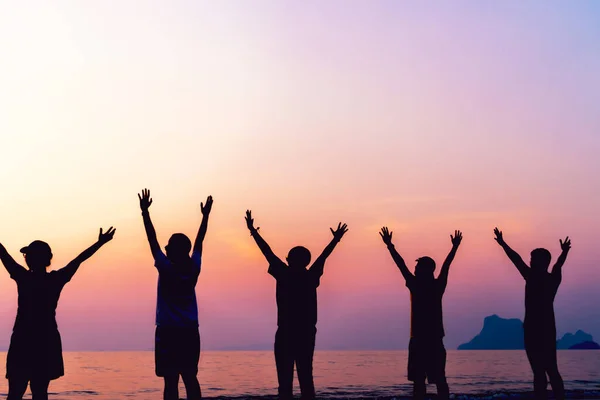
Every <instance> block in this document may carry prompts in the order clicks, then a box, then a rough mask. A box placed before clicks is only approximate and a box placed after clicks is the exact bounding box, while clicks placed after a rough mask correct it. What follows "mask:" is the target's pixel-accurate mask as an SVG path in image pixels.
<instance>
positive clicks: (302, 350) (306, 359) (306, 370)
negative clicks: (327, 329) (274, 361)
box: [295, 328, 317, 400]
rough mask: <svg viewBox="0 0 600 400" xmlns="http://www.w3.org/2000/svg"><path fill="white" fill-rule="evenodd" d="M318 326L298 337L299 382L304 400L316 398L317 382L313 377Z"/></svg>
mask: <svg viewBox="0 0 600 400" xmlns="http://www.w3.org/2000/svg"><path fill="white" fill-rule="evenodd" d="M316 333H317V330H316V328H314V329H311V330H309V331H308V332H306V333H302V334H301V335H299V337H298V338H297V343H298V347H297V348H296V354H295V355H296V356H295V358H296V370H297V371H298V382H299V383H300V392H301V394H302V399H303V400H312V399H314V398H315V396H316V394H315V383H314V379H313V358H314V354H315V337H316Z"/></svg>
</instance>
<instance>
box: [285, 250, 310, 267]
mask: <svg viewBox="0 0 600 400" xmlns="http://www.w3.org/2000/svg"><path fill="white" fill-rule="evenodd" d="M310 259H311V255H310V251H309V250H308V249H307V248H306V247H302V246H296V247H294V248H293V249H291V250H290V252H289V253H288V256H287V259H286V260H287V262H288V265H289V266H290V267H292V268H306V267H307V266H308V264H309V263H310Z"/></svg>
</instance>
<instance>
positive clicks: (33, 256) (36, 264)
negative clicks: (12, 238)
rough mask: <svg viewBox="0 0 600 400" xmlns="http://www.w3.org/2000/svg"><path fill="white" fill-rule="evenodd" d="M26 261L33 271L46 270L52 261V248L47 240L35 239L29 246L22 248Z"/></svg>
mask: <svg viewBox="0 0 600 400" xmlns="http://www.w3.org/2000/svg"><path fill="white" fill-rule="evenodd" d="M21 253H23V255H24V256H25V262H26V263H27V266H28V267H29V269H30V270H31V271H37V272H40V271H45V270H46V268H48V267H49V266H50V262H51V261H52V250H51V249H50V246H49V245H48V243H46V242H42V241H41V240H34V241H33V242H31V244H30V245H29V246H25V247H23V248H22V249H21Z"/></svg>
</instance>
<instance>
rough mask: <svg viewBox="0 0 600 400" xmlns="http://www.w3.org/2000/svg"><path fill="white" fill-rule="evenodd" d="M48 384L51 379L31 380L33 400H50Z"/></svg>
mask: <svg viewBox="0 0 600 400" xmlns="http://www.w3.org/2000/svg"><path fill="white" fill-rule="evenodd" d="M48 386H50V381H49V380H39V379H32V380H31V394H32V396H31V398H32V400H48Z"/></svg>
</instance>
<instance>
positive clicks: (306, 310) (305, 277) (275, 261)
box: [246, 211, 348, 400]
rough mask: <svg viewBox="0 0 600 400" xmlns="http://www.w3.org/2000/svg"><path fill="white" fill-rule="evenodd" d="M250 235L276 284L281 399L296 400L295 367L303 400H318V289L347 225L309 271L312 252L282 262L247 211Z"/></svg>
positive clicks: (294, 253)
mask: <svg viewBox="0 0 600 400" xmlns="http://www.w3.org/2000/svg"><path fill="white" fill-rule="evenodd" d="M246 224H247V226H248V229H249V230H250V234H251V235H252V237H254V240H255V241H256V244H257V245H258V247H259V248H260V250H261V252H262V253H263V255H264V256H265V258H266V259H267V262H268V263H269V270H268V272H269V274H271V275H272V276H273V277H274V278H275V279H276V281H277V286H276V299H277V333H276V334H275V364H276V367H277V379H278V381H279V399H281V400H288V399H292V398H293V392H292V388H293V381H294V363H295V364H296V370H297V372H298V381H299V383H300V391H301V395H302V399H314V398H315V385H314V382H313V369H312V364H313V355H314V351H315V337H316V334H317V328H316V325H317V288H318V287H319V284H320V280H321V276H322V275H323V269H324V267H325V260H327V257H329V255H330V254H331V253H332V252H333V249H334V248H335V246H336V245H337V244H338V242H339V241H340V240H341V239H342V236H344V234H345V233H346V232H347V230H348V229H347V226H346V224H343V225H342V223H340V224H338V227H337V229H336V230H335V231H334V230H333V229H331V228H330V230H331V233H332V234H333V239H332V240H331V242H330V243H329V244H328V245H327V247H325V249H324V250H323V253H321V255H320V256H319V257H318V258H317V259H316V260H315V262H314V263H313V264H312V266H311V267H310V268H309V269H306V267H308V265H309V264H310V259H311V254H310V251H309V250H308V249H307V248H305V247H301V246H297V247H294V248H292V249H291V250H290V251H289V253H288V256H287V258H286V261H287V264H286V263H284V262H283V261H281V260H280V259H279V258H278V257H277V256H276V255H275V254H274V253H273V251H272V250H271V248H270V247H269V245H268V244H267V242H265V240H264V239H263V238H262V236H261V235H260V234H259V233H258V230H259V229H260V228H255V227H254V219H253V218H252V214H251V212H250V211H246Z"/></svg>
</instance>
